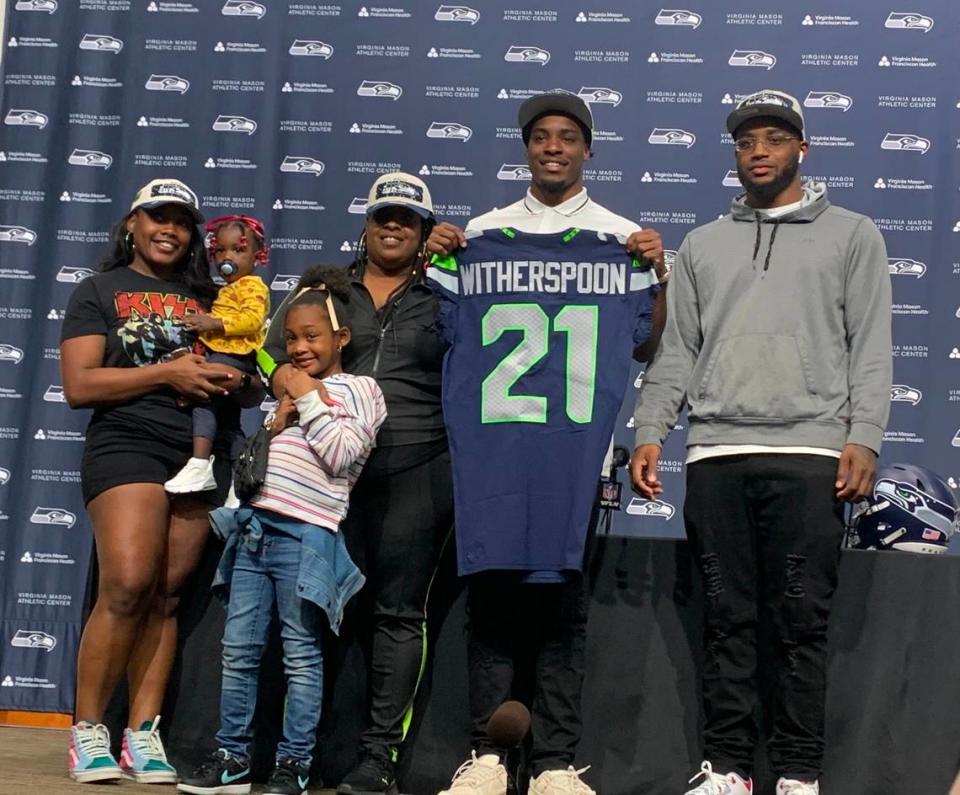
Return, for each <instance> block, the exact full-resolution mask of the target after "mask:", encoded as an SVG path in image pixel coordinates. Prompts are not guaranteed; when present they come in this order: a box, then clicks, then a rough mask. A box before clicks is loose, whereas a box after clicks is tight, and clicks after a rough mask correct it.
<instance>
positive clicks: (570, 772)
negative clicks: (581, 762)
mask: <svg viewBox="0 0 960 795" xmlns="http://www.w3.org/2000/svg"><path fill="white" fill-rule="evenodd" d="M589 769H590V765H587V766H586V767H582V768H580V769H579V770H575V769H574V767H573V765H570V767H568V768H567V769H566V770H548V771H546V773H545V774H546V775H548V776H549V777H550V788H551V789H552V790H553V791H554V792H566V793H570V795H595V793H594V791H593V790H592V789H591V788H590V786H589V785H588V784H587V783H586V782H585V781H582V780H581V778H580V776H582V775H583V774H584V773H586V772H587V771H588V770H589ZM541 775H544V774H543V773H541Z"/></svg>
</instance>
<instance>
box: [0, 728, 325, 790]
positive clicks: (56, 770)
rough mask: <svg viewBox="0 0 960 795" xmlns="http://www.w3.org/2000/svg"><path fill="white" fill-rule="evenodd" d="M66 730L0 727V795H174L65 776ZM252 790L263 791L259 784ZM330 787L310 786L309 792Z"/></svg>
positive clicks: (154, 787) (145, 787)
mask: <svg viewBox="0 0 960 795" xmlns="http://www.w3.org/2000/svg"><path fill="white" fill-rule="evenodd" d="M67 742H68V739H67V732H66V731H65V730H60V729H11V728H5V727H0V795H34V793H36V795H101V793H107V794H108V795H134V793H151V795H173V793H174V792H175V790H174V788H173V787H165V786H158V785H156V784H154V785H150V784H137V783H135V782H133V781H123V782H120V783H117V784H77V783H75V782H73V781H71V780H70V779H69V778H67ZM253 791H254V792H255V793H256V792H262V791H263V788H262V787H254V788H253ZM332 792H333V790H321V789H311V790H310V793H311V795H322V793H332Z"/></svg>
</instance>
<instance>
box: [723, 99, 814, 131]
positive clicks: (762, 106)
mask: <svg viewBox="0 0 960 795" xmlns="http://www.w3.org/2000/svg"><path fill="white" fill-rule="evenodd" d="M760 116H772V117H773V118H775V119H781V120H782V121H785V122H787V124H789V125H790V126H791V127H795V128H796V129H797V131H798V132H799V133H800V134H801V135H803V110H802V109H801V106H800V102H799V100H798V99H797V98H796V97H793V96H790V94H788V93H787V92H786V91H780V90H778V89H775V88H765V89H763V90H762V91H757V92H755V93H753V94H750V96H748V97H744V98H743V99H741V100H740V102H739V103H738V104H737V107H736V109H735V110H733V111H732V112H731V113H730V115H729V116H727V131H728V132H729V133H730V135H733V134H734V133H736V131H737V127H739V126H740V125H741V124H743V123H744V122H745V121H749V120H750V119H756V118H758V117H760Z"/></svg>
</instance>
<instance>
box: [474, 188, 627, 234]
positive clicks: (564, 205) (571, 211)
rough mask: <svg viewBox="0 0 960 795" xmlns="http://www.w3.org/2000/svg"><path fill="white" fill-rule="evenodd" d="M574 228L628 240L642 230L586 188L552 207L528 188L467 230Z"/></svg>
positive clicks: (544, 231) (539, 231) (543, 231)
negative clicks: (589, 193)
mask: <svg viewBox="0 0 960 795" xmlns="http://www.w3.org/2000/svg"><path fill="white" fill-rule="evenodd" d="M572 226H576V227H579V228H580V229H589V230H591V231H596V232H608V233H611V234H617V235H623V236H625V237H627V236H629V235H631V234H633V233H634V232H638V231H640V227H639V226H638V225H637V224H635V223H634V222H633V221H630V220H628V219H627V218H624V217H622V216H620V215H616V214H615V213H612V212H610V211H609V210H608V209H607V208H606V207H603V206H602V205H600V204H597V203H596V202H595V201H594V200H593V199H591V198H590V197H589V196H587V189H586V188H583V189H582V190H581V191H580V192H579V193H578V194H577V195H576V196H571V197H570V198H569V199H567V200H566V201H565V202H561V203H560V204H558V205H557V206H556V207H548V206H547V205H546V204H544V203H543V202H541V201H540V200H539V199H537V198H536V197H535V196H534V195H533V194H532V193H531V192H530V190H529V188H528V189H527V194H526V196H524V197H523V198H522V199H520V201H518V202H514V203H513V204H509V205H507V206H506V207H503V208H501V209H493V210H491V211H490V212H488V213H484V214H483V215H478V216H477V217H476V218H471V219H470V222H469V223H468V224H467V231H468V232H473V231H481V230H483V229H499V228H501V227H510V228H512V229H516V230H517V231H518V232H530V233H533V234H553V233H555V232H565V231H566V230H567V229H569V228H570V227H572Z"/></svg>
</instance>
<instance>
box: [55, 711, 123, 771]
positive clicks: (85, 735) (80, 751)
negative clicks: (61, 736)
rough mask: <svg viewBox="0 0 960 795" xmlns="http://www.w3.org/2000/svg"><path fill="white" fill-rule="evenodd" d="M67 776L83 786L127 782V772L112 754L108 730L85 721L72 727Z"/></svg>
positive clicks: (99, 724) (100, 724)
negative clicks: (94, 782)
mask: <svg viewBox="0 0 960 795" xmlns="http://www.w3.org/2000/svg"><path fill="white" fill-rule="evenodd" d="M67 773H68V774H69V776H70V778H72V779H73V780H74V781H79V782H81V783H88V782H93V781H115V780H117V779H122V778H123V771H122V770H121V769H120V766H119V765H118V764H117V760H116V759H114V758H113V754H111V753H110V732H109V731H108V730H107V727H106V726H104V725H103V724H102V723H96V724H94V723H89V722H88V721H85V720H84V721H80V722H79V723H78V724H76V725H75V726H71V727H70V752H69V761H68V765H67Z"/></svg>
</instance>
